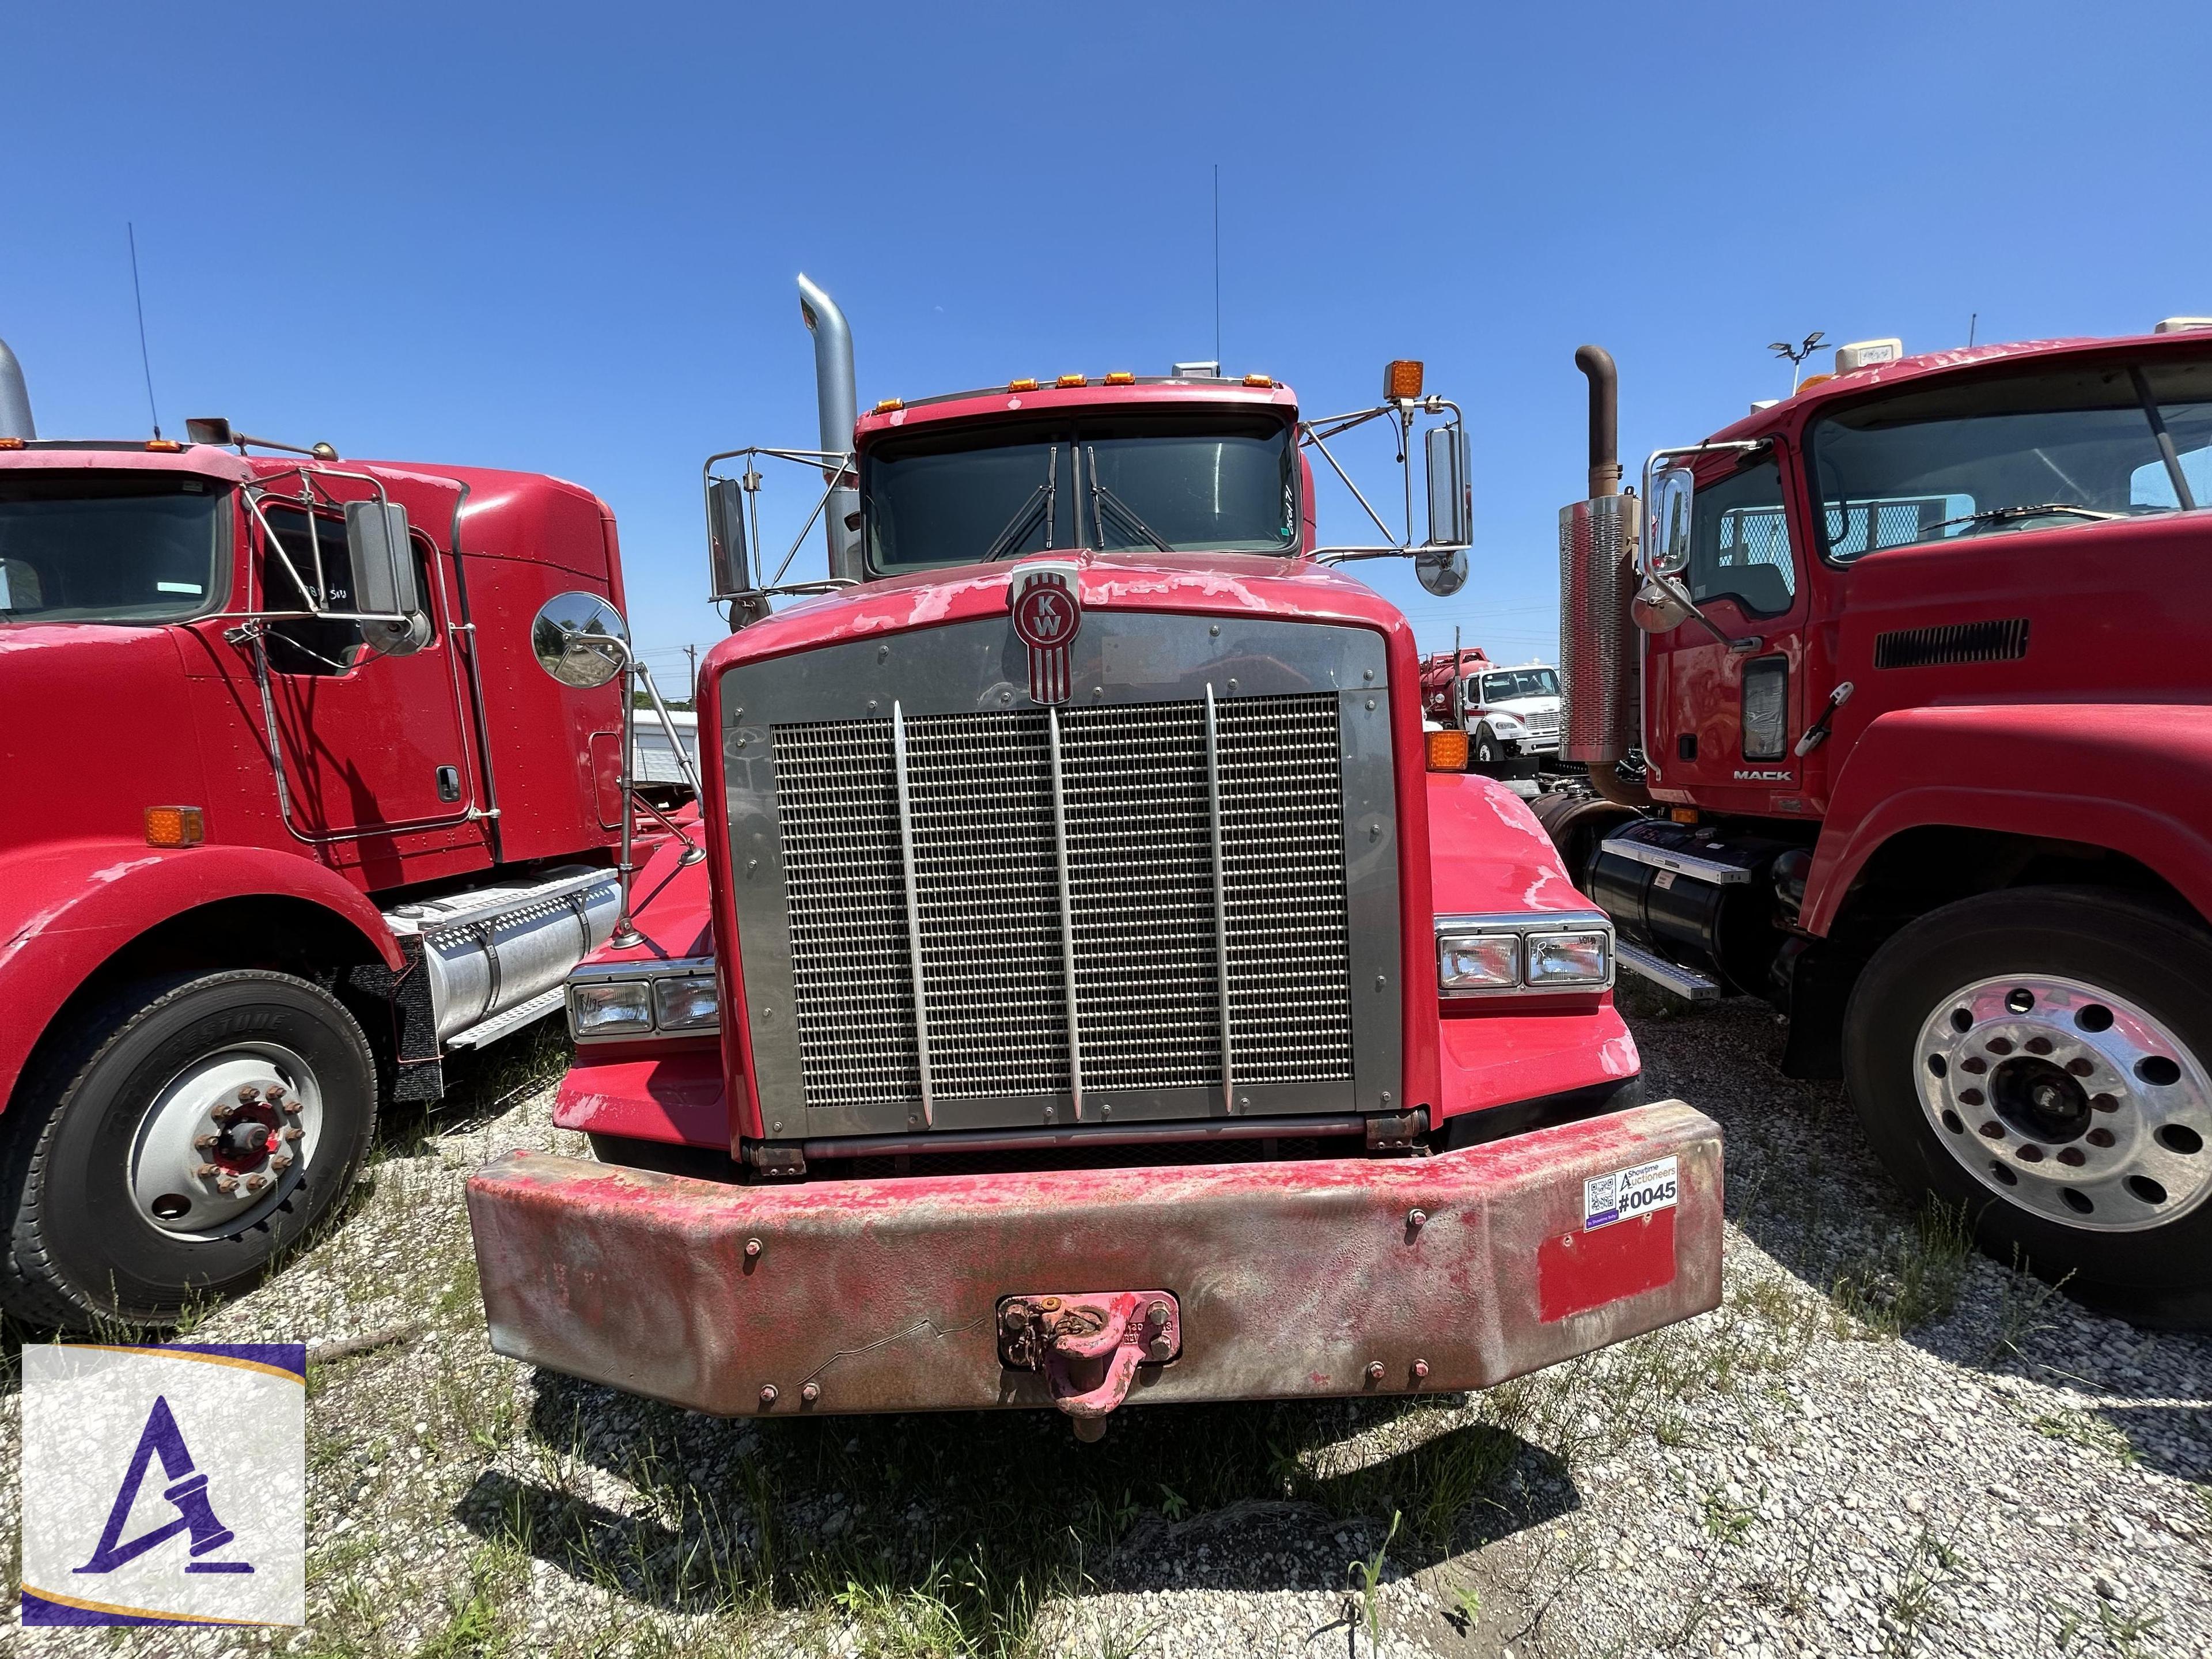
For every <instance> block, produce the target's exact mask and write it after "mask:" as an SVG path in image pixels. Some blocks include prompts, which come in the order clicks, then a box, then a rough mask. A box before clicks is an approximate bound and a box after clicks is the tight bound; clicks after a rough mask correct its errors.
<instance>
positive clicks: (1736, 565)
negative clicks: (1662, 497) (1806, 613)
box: [1684, 454, 1797, 617]
mask: <svg viewBox="0 0 2212 1659" xmlns="http://www.w3.org/2000/svg"><path fill="white" fill-rule="evenodd" d="M1684 574H1685V576H1686V579H1687V581H1688V583H1689V588H1690V597H1691V598H1692V599H1695V600H1697V601H1698V603H1699V604H1700V605H1703V604H1705V602H1706V601H1707V600H1709V599H1733V600H1735V603H1736V604H1737V605H1739V606H1740V607H1741V609H1742V610H1743V611H1745V612H1746V613H1747V615H1750V616H1753V617H1778V616H1780V615H1781V614H1782V613H1783V612H1784V611H1787V610H1788V609H1789V608H1790V602H1791V601H1792V600H1793V599H1795V598H1796V593H1797V572H1796V568H1795V567H1794V566H1793V565H1792V564H1791V563H1790V520H1789V516H1788V514H1787V513H1786V512H1785V511H1784V507H1783V505H1782V470H1781V468H1780V467H1779V466H1778V465H1777V464H1776V462H1775V460H1774V458H1773V457H1772V456H1771V454H1770V455H1767V456H1765V457H1762V458H1760V459H1757V460H1753V461H1750V462H1748V463H1747V464H1745V465H1741V466H1739V467H1738V468H1737V469H1736V470H1735V471H1734V472H1731V473H1730V474H1729V476H1728V477H1725V478H1723V479H1722V480H1721V481H1720V482H1719V483H1714V484H1705V483H1700V484H1699V487H1698V496H1697V511H1696V512H1695V513H1694V514H1693V515H1692V519H1691V524H1690V565H1689V568H1688V570H1687V571H1686V572H1685V573H1684Z"/></svg>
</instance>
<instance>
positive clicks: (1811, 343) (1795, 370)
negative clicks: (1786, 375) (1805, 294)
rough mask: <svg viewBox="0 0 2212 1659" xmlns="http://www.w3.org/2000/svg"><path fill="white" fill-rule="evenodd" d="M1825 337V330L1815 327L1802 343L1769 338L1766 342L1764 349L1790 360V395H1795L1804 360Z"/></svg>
mask: <svg viewBox="0 0 2212 1659" xmlns="http://www.w3.org/2000/svg"><path fill="white" fill-rule="evenodd" d="M1826 337H1827V334H1826V330H1823V329H1817V328H1816V329H1814V331H1812V332H1811V333H1810V334H1808V335H1807V336H1806V337H1805V339H1804V342H1803V343H1802V344H1800V345H1792V344H1790V342H1789V341H1787V340H1771V341H1769V342H1768V343H1767V347H1766V349H1768V350H1769V351H1771V352H1772V353H1773V354H1774V355H1775V356H1778V357H1787V358H1788V359H1789V360H1790V396H1791V397H1793V398H1794V397H1796V395H1797V377H1798V376H1799V375H1800V374H1803V373H1804V370H1805V360H1806V359H1807V358H1808V357H1809V356H1812V355H1813V353H1814V351H1816V350H1817V349H1819V348H1820V342H1821V341H1822V340H1824V339H1826Z"/></svg>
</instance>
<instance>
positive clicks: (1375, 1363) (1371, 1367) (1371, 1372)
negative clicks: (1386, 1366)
mask: <svg viewBox="0 0 2212 1659" xmlns="http://www.w3.org/2000/svg"><path fill="white" fill-rule="evenodd" d="M1367 1380H1368V1381H1369V1382H1370V1383H1380V1382H1381V1381H1382V1380H1383V1362H1382V1361H1381V1360H1379V1359H1370V1360H1369V1361H1368V1362H1367Z"/></svg>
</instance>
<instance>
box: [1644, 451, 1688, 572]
mask: <svg viewBox="0 0 2212 1659" xmlns="http://www.w3.org/2000/svg"><path fill="white" fill-rule="evenodd" d="M1696 488H1697V481H1696V479H1695V477H1693V476H1692V473H1691V472H1690V470H1689V469H1688V468H1687V467H1682V466H1670V467H1668V469H1667V470H1666V471H1663V472H1661V473H1657V474H1656V475H1654V477H1652V479H1651V486H1650V500H1649V501H1646V502H1645V503H1644V524H1645V525H1646V526H1648V529H1647V530H1646V532H1645V538H1644V570H1645V572H1646V573H1647V574H1654V575H1660V576H1679V575H1680V574H1682V572H1684V571H1685V570H1686V569H1688V568H1690V497H1691V496H1692V495H1693V494H1694V493H1695V491H1696Z"/></svg>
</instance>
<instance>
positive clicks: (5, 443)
mask: <svg viewBox="0 0 2212 1659" xmlns="http://www.w3.org/2000/svg"><path fill="white" fill-rule="evenodd" d="M21 447H23V441H22V440H21V438H0V449H21Z"/></svg>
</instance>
